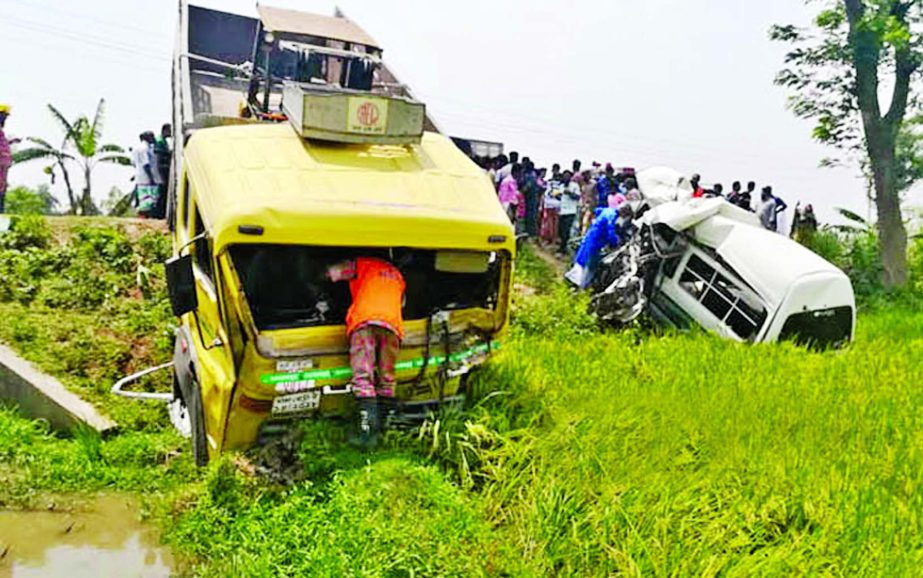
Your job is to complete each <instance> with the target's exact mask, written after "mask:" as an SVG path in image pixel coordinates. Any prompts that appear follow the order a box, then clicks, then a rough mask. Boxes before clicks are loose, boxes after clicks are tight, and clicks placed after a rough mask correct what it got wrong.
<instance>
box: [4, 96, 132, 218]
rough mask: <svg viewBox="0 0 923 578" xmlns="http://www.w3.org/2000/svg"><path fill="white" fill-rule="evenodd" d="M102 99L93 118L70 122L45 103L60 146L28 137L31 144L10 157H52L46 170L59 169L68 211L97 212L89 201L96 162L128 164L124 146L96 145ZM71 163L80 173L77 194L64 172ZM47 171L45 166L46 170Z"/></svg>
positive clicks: (76, 212) (97, 143) (90, 199)
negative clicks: (59, 132) (57, 127)
mask: <svg viewBox="0 0 923 578" xmlns="http://www.w3.org/2000/svg"><path fill="white" fill-rule="evenodd" d="M105 105H106V103H105V101H104V100H103V99H100V101H99V104H98V105H97V107H96V114H95V115H93V120H90V119H89V118H87V117H86V116H80V117H79V118H77V120H75V121H74V122H70V121H68V120H67V118H66V117H65V116H64V115H63V114H61V112H60V111H59V110H58V109H57V108H55V107H54V106H52V105H50V104H49V105H48V109H49V111H51V114H52V116H53V117H54V118H55V120H56V121H58V124H59V125H61V129H62V130H63V131H64V142H63V144H62V146H61V147H60V148H55V147H53V146H52V145H51V144H49V143H48V141H46V140H43V139H39V138H34V137H32V138H29V139H27V140H29V141H30V142H32V143H33V144H34V145H36V146H34V147H31V148H28V149H25V150H22V151H19V152H18V153H17V154H16V156H15V157H14V161H15V162H26V161H30V160H35V159H40V158H46V159H52V160H54V161H55V162H54V164H53V165H52V166H51V170H50V171H49V172H50V174H51V175H52V179H53V178H54V171H55V170H56V169H60V170H61V172H62V173H63V176H64V181H65V184H66V185H67V194H68V197H69V200H70V203H71V212H72V213H75V214H81V215H93V214H96V213H98V212H99V211H98V209H97V208H96V204H95V203H94V202H93V186H92V175H93V169H94V168H96V166H97V165H98V164H99V163H112V164H117V165H123V166H128V165H131V159H130V158H129V157H128V156H127V155H126V154H125V149H123V148H122V147H120V146H118V145H114V144H100V140H101V139H102V130H103V118H104V111H105ZM68 162H75V163H77V164H78V165H79V167H80V169H81V171H82V172H83V182H84V187H83V191H82V193H81V194H80V196H79V197H78V196H77V195H75V194H74V191H73V188H72V187H71V182H70V175H69V173H68V172H67V163H68ZM46 170H47V169H46Z"/></svg>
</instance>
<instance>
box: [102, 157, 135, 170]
mask: <svg viewBox="0 0 923 578" xmlns="http://www.w3.org/2000/svg"><path fill="white" fill-rule="evenodd" d="M96 162H98V163H109V164H113V165H121V166H123V167H130V166H131V158H129V157H126V156H125V155H109V156H104V157H100V158H98V159H96Z"/></svg>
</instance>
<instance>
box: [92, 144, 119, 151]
mask: <svg viewBox="0 0 923 578" xmlns="http://www.w3.org/2000/svg"><path fill="white" fill-rule="evenodd" d="M96 152H98V153H124V152H125V147H123V146H119V145H117V144H104V145H102V146H101V147H99V148H98V149H97V150H96Z"/></svg>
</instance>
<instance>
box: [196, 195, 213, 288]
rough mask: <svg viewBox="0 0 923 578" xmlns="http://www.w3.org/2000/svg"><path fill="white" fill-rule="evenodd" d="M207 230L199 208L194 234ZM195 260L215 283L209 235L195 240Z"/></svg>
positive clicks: (200, 268) (197, 234)
mask: <svg viewBox="0 0 923 578" xmlns="http://www.w3.org/2000/svg"><path fill="white" fill-rule="evenodd" d="M204 232H205V224H204V223H203V222H202V215H200V214H199V208H198V207H196V211H195V230H194V231H193V234H194V235H195V236H199V235H201V234H202V233H204ZM195 262H196V266H197V267H198V268H199V270H200V271H202V273H204V274H205V276H206V277H208V279H209V280H210V281H211V282H212V284H214V283H215V271H214V268H213V267H212V246H211V239H209V238H208V237H207V236H205V237H202V238H201V239H198V240H197V241H196V242H195Z"/></svg>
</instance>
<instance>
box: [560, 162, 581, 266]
mask: <svg viewBox="0 0 923 578" xmlns="http://www.w3.org/2000/svg"><path fill="white" fill-rule="evenodd" d="M571 176H572V175H571V172H570V171H564V174H563V175H562V177H561V209H560V212H561V213H560V215H561V216H560V217H558V236H559V237H560V239H561V246H560V247H559V248H558V250H559V251H560V252H561V253H567V243H568V241H570V231H571V229H572V228H573V226H574V220H575V219H576V218H577V207H578V204H579V203H580V185H578V184H577V183H575V182H574V181H572V180H571Z"/></svg>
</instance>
